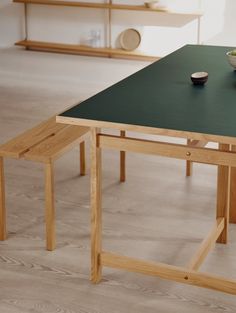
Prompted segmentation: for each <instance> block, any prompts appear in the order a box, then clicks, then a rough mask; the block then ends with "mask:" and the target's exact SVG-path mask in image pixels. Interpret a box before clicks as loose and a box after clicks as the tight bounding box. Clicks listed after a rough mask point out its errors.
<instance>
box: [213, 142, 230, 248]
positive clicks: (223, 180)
mask: <svg viewBox="0 0 236 313" xmlns="http://www.w3.org/2000/svg"><path fill="white" fill-rule="evenodd" d="M229 149H230V146H229V145H226V144H219V150H222V151H229ZM230 169H231V168H230V167H229V166H222V165H219V166H218V176H217V204H216V217H217V218H219V217H224V218H225V226H224V230H223V232H222V233H221V235H220V236H219V238H218V239H217V242H218V243H227V240H228V224H229V199H230Z"/></svg>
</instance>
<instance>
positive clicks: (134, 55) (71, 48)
mask: <svg viewBox="0 0 236 313" xmlns="http://www.w3.org/2000/svg"><path fill="white" fill-rule="evenodd" d="M16 45H17V46H23V47H26V48H28V49H30V50H38V51H46V52H58V53H68V54H80V55H91V56H101V57H110V58H126V59H129V58H130V59H136V60H145V61H156V60H158V59H159V58H158V57H157V56H150V55H146V54H143V53H142V52H140V51H125V50H122V49H112V48H93V47H88V46H82V45H75V44H61V43H52V42H43V41H31V40H22V41H19V42H17V43H16Z"/></svg>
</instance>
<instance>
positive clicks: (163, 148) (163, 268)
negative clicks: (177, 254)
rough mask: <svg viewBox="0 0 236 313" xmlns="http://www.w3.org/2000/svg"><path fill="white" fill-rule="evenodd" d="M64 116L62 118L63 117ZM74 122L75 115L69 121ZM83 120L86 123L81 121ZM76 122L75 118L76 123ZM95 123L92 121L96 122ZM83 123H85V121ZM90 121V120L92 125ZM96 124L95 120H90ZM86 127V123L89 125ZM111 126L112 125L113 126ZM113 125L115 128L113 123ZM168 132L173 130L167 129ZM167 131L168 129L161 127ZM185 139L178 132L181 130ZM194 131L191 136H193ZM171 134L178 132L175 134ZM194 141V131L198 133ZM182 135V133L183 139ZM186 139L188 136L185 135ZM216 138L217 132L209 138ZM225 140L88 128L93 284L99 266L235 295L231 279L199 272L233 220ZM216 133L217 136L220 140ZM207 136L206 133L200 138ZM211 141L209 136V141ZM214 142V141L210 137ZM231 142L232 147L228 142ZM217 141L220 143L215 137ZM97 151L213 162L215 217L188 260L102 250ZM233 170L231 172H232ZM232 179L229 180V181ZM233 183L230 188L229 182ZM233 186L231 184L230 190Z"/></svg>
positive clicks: (232, 161) (232, 152) (232, 157)
mask: <svg viewBox="0 0 236 313" xmlns="http://www.w3.org/2000/svg"><path fill="white" fill-rule="evenodd" d="M63 120H64V121H63ZM70 120H71V122H72V123H73V120H74V122H75V119H70ZM58 121H63V122H67V123H68V119H67V118H63V117H59V120H58ZM83 122H84V123H85V121H83ZM77 123H79V119H78V121H77ZM98 123H99V122H97V124H98ZM86 124H87V125H88V123H86ZM91 124H93V123H91ZM94 124H95V123H94ZM90 126H91V125H90ZM116 127H117V125H116ZM113 128H114V127H113ZM117 128H118V127H117ZM122 129H124V125H123V128H122ZM171 132H173V131H171ZM166 135H168V131H166ZM181 135H182V136H180V137H184V136H183V133H182V134H181ZM193 135H194V134H193ZM175 136H178V134H177V133H175ZM197 137H198V139H199V135H198V136H197ZM185 138H186V137H185ZM189 138H192V136H191V137H189ZM212 138H213V139H216V136H212ZM222 138H223V139H225V141H223V142H226V143H224V144H222V143H219V149H210V148H205V147H204V146H205V144H203V143H201V142H200V140H199V141H198V142H195V144H193V142H192V144H190V143H191V141H190V139H188V142H187V144H186V145H182V144H173V143H168V142H157V141H150V140H143V139H136V138H131V137H124V133H123V135H121V136H114V135H105V134H102V132H101V131H100V129H99V128H96V127H91V158H92V164H91V209H92V215H91V223H92V234H91V280H92V282H94V283H98V282H99V281H100V280H101V276H102V267H103V266H107V267H112V268H118V269H124V270H127V271H131V272H137V273H142V274H146V275H151V276H158V277H160V278H163V279H168V280H173V281H176V282H181V283H185V284H189V285H196V286H199V287H205V288H209V289H214V290H218V291H222V292H226V293H229V294H234V295H236V280H232V279H227V278H225V277H221V276H216V275H212V274H209V273H203V272H198V269H199V267H200V266H201V264H202V263H203V261H204V259H205V257H206V256H207V254H208V252H209V251H210V250H211V248H212V247H214V245H215V242H218V243H224V244H226V243H227V239H228V224H229V221H230V222H236V212H235V210H234V209H235V195H234V192H233V188H234V187H235V184H236V182H235V179H234V177H233V176H235V171H236V170H235V168H236V149H235V145H234V143H235V138H229V137H222ZM222 138H220V137H219V139H222ZM202 139H204V140H206V139H207V140H208V139H210V138H207V136H203V138H202ZM210 141H211V140H210ZM213 141H216V140H213ZM230 141H231V142H232V145H231V144H230ZM218 142H222V141H218ZM102 149H116V150H119V151H130V152H139V153H145V154H153V155H160V156H166V157H171V158H177V159H183V160H186V161H187V162H200V163H206V164H213V165H217V166H218V178H217V206H216V220H215V221H214V224H213V227H212V229H211V230H210V232H209V234H208V235H207V237H206V238H205V239H204V240H203V241H202V243H201V244H200V246H199V248H198V250H197V251H196V253H195V254H194V255H193V257H192V259H191V260H190V261H189V262H188V264H187V266H186V267H177V266H172V265H168V264H164V263H153V262H146V261H143V260H138V259H135V258H130V257H126V256H121V255H116V254H112V253H110V252H105V251H103V250H102V190H101V171H102V169H101V151H102ZM231 168H232V171H231ZM231 181H232V184H231ZM231 185H232V186H231ZM232 187H233V188H232Z"/></svg>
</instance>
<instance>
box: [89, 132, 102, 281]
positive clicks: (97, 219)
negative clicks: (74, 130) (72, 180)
mask: <svg viewBox="0 0 236 313" xmlns="http://www.w3.org/2000/svg"><path fill="white" fill-rule="evenodd" d="M98 131H99V129H97V128H92V129H91V148H90V149H91V280H92V282H93V283H98V282H99V281H100V280H101V276H102V265H101V262H100V255H101V249H102V208H101V148H100V147H99V142H98V137H97V134H98Z"/></svg>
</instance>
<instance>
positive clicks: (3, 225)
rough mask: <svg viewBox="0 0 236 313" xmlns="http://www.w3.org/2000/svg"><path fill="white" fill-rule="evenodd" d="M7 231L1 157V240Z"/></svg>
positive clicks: (0, 160)
mask: <svg viewBox="0 0 236 313" xmlns="http://www.w3.org/2000/svg"><path fill="white" fill-rule="evenodd" d="M6 237H7V232H6V206H5V181H4V163H3V157H0V240H5V239H6Z"/></svg>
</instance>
